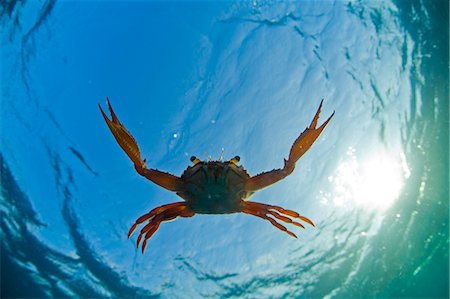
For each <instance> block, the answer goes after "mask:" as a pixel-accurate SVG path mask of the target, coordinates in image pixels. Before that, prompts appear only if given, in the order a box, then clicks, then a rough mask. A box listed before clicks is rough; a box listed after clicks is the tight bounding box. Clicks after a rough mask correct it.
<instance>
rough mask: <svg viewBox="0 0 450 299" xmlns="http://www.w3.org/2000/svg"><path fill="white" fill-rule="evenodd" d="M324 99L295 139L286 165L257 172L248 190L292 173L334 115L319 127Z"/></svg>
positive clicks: (246, 184) (255, 189) (251, 179)
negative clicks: (318, 122) (308, 123)
mask: <svg viewBox="0 0 450 299" xmlns="http://www.w3.org/2000/svg"><path fill="white" fill-rule="evenodd" d="M322 104H323V100H322V101H321V102H320V105H319V108H318V109H317V112H316V114H315V115H314V118H313V120H312V121H311V124H310V125H309V127H307V128H306V129H305V130H304V131H303V132H302V133H301V134H300V136H298V138H297V139H296V140H295V141H294V144H293V145H292V147H291V150H290V152H289V158H288V159H287V160H286V159H284V167H283V168H281V169H274V170H271V171H267V172H263V173H260V174H257V175H255V176H253V177H251V178H249V179H248V180H247V182H246V183H245V190H246V191H251V192H254V191H257V190H259V189H262V188H265V187H267V186H270V185H272V184H274V183H276V182H278V181H279V180H282V179H284V178H285V177H287V176H288V175H290V174H291V173H292V172H293V171H294V168H295V163H297V161H298V160H299V159H300V157H301V156H303V154H304V153H306V152H307V151H308V150H309V148H310V147H311V146H312V145H313V143H314V142H315V141H316V139H317V138H319V135H320V133H322V131H323V129H325V127H326V126H327V124H328V122H329V121H330V120H331V118H332V117H333V115H334V112H333V114H331V116H330V117H328V119H327V120H326V121H325V122H324V123H323V124H322V125H321V126H320V127H318V128H316V126H317V121H318V120H319V115H320V110H322Z"/></svg>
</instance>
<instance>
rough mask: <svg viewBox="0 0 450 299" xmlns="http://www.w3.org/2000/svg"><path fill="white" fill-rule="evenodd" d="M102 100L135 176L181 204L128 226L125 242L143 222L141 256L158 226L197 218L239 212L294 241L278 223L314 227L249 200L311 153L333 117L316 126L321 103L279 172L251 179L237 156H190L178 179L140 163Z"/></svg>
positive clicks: (130, 139)
mask: <svg viewBox="0 0 450 299" xmlns="http://www.w3.org/2000/svg"><path fill="white" fill-rule="evenodd" d="M106 101H107V104H108V108H109V112H110V114H111V119H109V118H108V116H107V115H106V114H105V112H104V111H103V109H102V107H101V105H100V104H99V105H98V106H99V108H100V112H101V113H102V115H103V118H104V119H105V122H106V124H107V125H108V127H109V129H110V130H111V133H112V134H113V136H114V138H115V139H116V141H117V143H118V144H119V146H120V147H121V148H122V149H123V150H124V151H125V153H126V154H127V155H128V157H129V158H130V159H131V161H132V162H133V163H134V168H135V169H136V171H137V172H138V173H139V174H140V175H142V176H144V177H146V178H147V179H148V180H150V181H151V182H153V183H155V184H157V185H159V186H161V187H163V188H165V189H167V190H169V191H172V192H175V193H176V194H177V195H178V196H179V197H181V198H182V199H183V200H184V201H180V202H174V203H169V204H165V205H162V206H159V207H157V208H154V209H153V210H151V211H150V212H148V213H146V214H144V215H142V216H141V217H139V218H138V219H137V220H136V221H135V223H134V224H133V225H132V226H131V228H130V230H129V232H128V238H130V236H131V235H132V233H133V232H134V231H135V229H136V228H137V226H139V225H141V224H143V223H144V222H147V223H146V224H145V225H144V226H143V228H141V230H140V232H139V236H138V238H137V241H136V247H137V248H139V245H140V243H141V241H142V238H143V242H142V247H141V248H142V253H144V251H145V247H146V246H147V241H148V240H149V239H150V237H152V236H153V234H154V233H155V232H156V231H157V230H158V228H159V226H160V225H161V223H162V222H165V221H170V220H173V219H175V218H178V217H186V218H187V217H192V216H194V215H195V214H231V213H241V212H242V213H245V214H249V215H253V216H256V217H259V218H262V219H264V220H267V221H269V222H270V223H271V224H272V225H273V226H275V227H276V228H278V229H280V230H282V231H284V232H285V233H287V234H289V235H290V236H292V237H294V238H297V236H296V235H295V234H294V233H293V232H291V231H289V230H288V229H287V228H286V227H285V226H284V225H282V224H281V223H279V222H278V221H277V220H280V221H283V222H285V223H288V224H292V225H294V226H297V227H301V228H305V226H304V225H303V224H302V223H300V222H299V221H303V222H304V223H307V224H309V225H312V226H315V225H314V223H313V222H312V221H311V220H310V219H308V218H307V217H305V216H302V215H300V214H299V213H297V212H295V211H292V210H288V209H284V208H282V207H280V206H275V205H268V204H264V203H259V202H254V201H249V199H250V197H251V196H252V195H253V194H254V193H255V192H256V191H258V190H260V189H263V188H265V187H267V186H270V185H272V184H274V183H276V182H278V181H280V180H282V179H284V178H285V177H287V176H288V175H290V174H291V173H292V172H293V171H294V168H295V164H296V162H297V161H298V160H299V159H300V157H301V156H303V154H305V153H306V152H307V151H308V150H309V148H310V147H311V146H312V145H313V143H314V142H315V141H316V140H317V138H318V137H319V135H320V134H321V133H322V131H323V130H324V129H325V127H326V126H327V124H328V122H329V121H330V120H331V118H332V117H333V115H334V112H333V113H332V114H331V116H329V117H328V119H327V120H326V121H325V122H324V123H323V124H322V125H320V126H319V127H317V121H318V119H319V114H320V111H321V109H322V104H323V100H322V101H321V102H320V105H319V108H318V109H317V112H316V114H315V115H314V118H313V120H312V121H311V124H310V125H309V127H307V128H306V129H305V130H304V131H303V132H302V133H301V134H300V135H299V137H298V138H297V139H296V140H295V141H294V144H293V145H292V147H291V150H290V153H289V157H288V159H284V166H283V168H280V169H274V170H271V171H268V172H262V173H260V174H257V175H255V176H250V175H249V174H248V172H247V171H246V170H245V169H244V167H242V166H241V165H239V161H240V158H239V156H235V157H234V158H232V159H230V160H229V161H222V159H221V158H220V159H219V160H217V161H212V160H210V159H208V160H206V161H201V160H200V159H198V158H197V157H195V156H192V157H191V159H190V160H191V162H192V163H193V165H192V166H188V167H187V169H186V170H185V171H184V172H183V173H182V174H181V176H176V175H173V174H170V173H167V172H163V171H160V170H157V169H152V168H147V166H146V159H142V158H141V153H140V150H139V146H138V144H137V142H136V140H135V139H134V137H133V136H132V135H131V133H130V132H129V131H128V130H127V129H126V128H125V126H124V125H123V124H122V123H121V122H120V121H119V119H118V118H117V115H116V113H115V112H114V110H113V108H112V106H111V103H110V101H109V99H108V97H107V98H106ZM297 219H298V220H297ZM295 220H297V221H295Z"/></svg>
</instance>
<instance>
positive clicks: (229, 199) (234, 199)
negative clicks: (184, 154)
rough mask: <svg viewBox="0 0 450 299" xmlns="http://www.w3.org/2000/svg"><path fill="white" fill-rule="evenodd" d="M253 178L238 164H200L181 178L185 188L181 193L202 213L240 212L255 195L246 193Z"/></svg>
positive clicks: (190, 205) (215, 162)
mask: <svg viewBox="0 0 450 299" xmlns="http://www.w3.org/2000/svg"><path fill="white" fill-rule="evenodd" d="M249 177H250V176H249V175H248V173H247V172H246V171H245V169H243V168H242V167H241V166H237V165H235V164H234V163H230V162H220V161H212V162H200V163H197V164H196V165H194V166H192V167H188V168H187V169H186V170H185V171H184V173H183V175H182V176H181V179H182V180H183V181H184V186H185V188H184V190H183V191H181V192H178V193H177V194H178V195H179V196H180V197H181V198H183V199H184V200H185V201H186V203H187V204H188V206H189V207H190V209H191V210H192V211H194V212H195V213H198V214H228V213H236V212H240V211H241V202H242V201H243V200H247V199H248V198H249V197H250V196H251V194H252V192H246V191H245V190H244V185H245V182H246V180H247V179H248V178H249Z"/></svg>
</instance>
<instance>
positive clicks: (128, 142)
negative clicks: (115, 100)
mask: <svg viewBox="0 0 450 299" xmlns="http://www.w3.org/2000/svg"><path fill="white" fill-rule="evenodd" d="M106 102H107V103H108V108H109V112H110V113H111V120H110V119H109V118H108V116H106V114H105V112H104V111H103V109H102V106H100V103H99V104H98V107H99V108H100V112H101V113H102V115H103V118H104V119H105V122H106V124H107V125H108V128H109V129H110V130H111V133H112V134H113V136H114V138H115V139H116V141H117V143H118V144H119V145H120V147H121V148H122V149H123V150H124V151H125V153H126V154H127V156H128V157H129V158H130V159H131V161H133V163H134V165H135V166H136V168H139V169H143V168H145V160H142V159H141V152H140V151H139V146H138V144H137V142H136V140H135V139H134V137H133V136H132V135H131V133H130V132H129V131H128V130H127V129H126V128H125V126H124V125H122V123H120V121H119V119H118V118H117V115H116V113H114V110H113V108H112V106H111V103H110V102H109V99H108V97H106Z"/></svg>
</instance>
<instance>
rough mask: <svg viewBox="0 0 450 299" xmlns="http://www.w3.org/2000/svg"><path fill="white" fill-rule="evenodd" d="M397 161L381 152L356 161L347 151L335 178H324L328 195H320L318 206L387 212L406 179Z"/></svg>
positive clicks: (407, 171) (397, 158) (402, 168)
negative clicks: (326, 179) (329, 189)
mask: <svg viewBox="0 0 450 299" xmlns="http://www.w3.org/2000/svg"><path fill="white" fill-rule="evenodd" d="M401 157H402V155H401V154H400V155H397V157H393V156H392V154H391V153H387V152H385V151H383V152H380V153H375V154H374V153H372V155H371V156H369V157H367V158H363V159H360V158H358V156H357V155H356V154H355V150H354V149H353V148H349V149H348V151H347V153H346V157H345V160H344V161H342V162H341V163H340V164H339V165H338V166H337V168H336V171H335V174H333V175H331V176H329V177H328V181H329V182H330V184H331V185H332V191H331V192H327V193H325V192H324V191H322V190H321V191H320V193H321V195H322V196H321V198H320V203H321V204H324V205H327V204H330V203H332V204H333V205H334V206H336V207H339V206H343V205H347V206H348V205H356V206H357V207H360V208H364V209H368V210H371V209H375V210H380V212H382V211H384V210H386V209H388V208H389V207H390V206H391V205H392V204H393V202H394V201H395V200H396V199H398V197H399V195H400V192H401V189H402V187H403V183H404V179H406V178H408V176H409V169H408V168H407V166H405V167H406V168H404V167H402V165H405V163H404V160H403V159H402V158H401Z"/></svg>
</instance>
